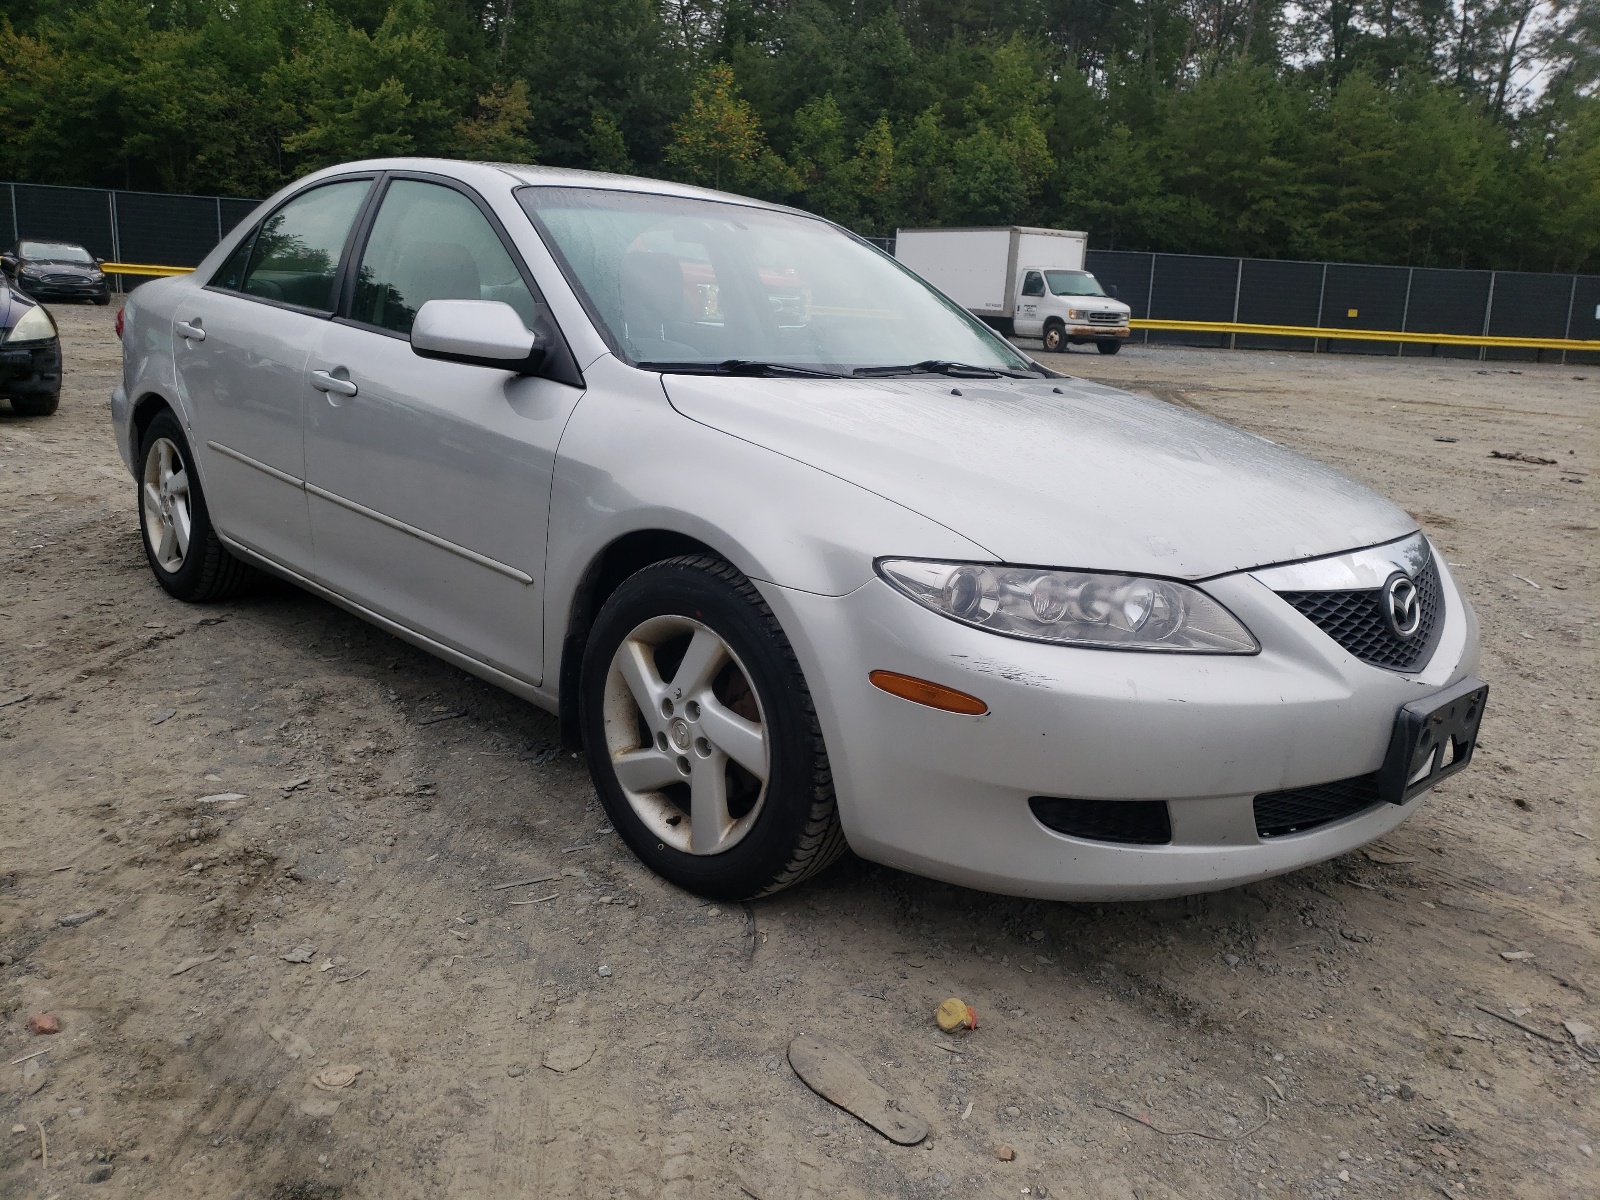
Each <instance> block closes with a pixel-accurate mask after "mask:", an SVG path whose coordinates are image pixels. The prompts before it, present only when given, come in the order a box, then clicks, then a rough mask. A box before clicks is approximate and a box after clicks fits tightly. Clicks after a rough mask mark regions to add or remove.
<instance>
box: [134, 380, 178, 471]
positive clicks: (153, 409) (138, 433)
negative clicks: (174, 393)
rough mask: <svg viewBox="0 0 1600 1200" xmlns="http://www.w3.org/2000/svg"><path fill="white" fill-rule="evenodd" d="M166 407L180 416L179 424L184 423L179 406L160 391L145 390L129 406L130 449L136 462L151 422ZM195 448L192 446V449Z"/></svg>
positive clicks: (176, 415) (174, 414)
mask: <svg viewBox="0 0 1600 1200" xmlns="http://www.w3.org/2000/svg"><path fill="white" fill-rule="evenodd" d="M163 409H165V410H166V411H167V412H170V413H171V414H172V415H173V416H175V417H177V418H178V424H180V425H182V424H183V414H182V413H180V412H179V411H178V409H177V406H176V405H174V404H173V403H172V401H170V400H168V399H167V398H166V397H165V396H163V395H162V394H161V393H160V392H145V393H144V394H143V395H141V396H140V397H139V398H138V399H137V400H135V401H134V402H133V404H132V405H131V406H130V408H129V413H128V427H129V449H130V450H131V451H132V457H133V459H134V460H135V462H137V461H138V458H139V447H140V446H142V445H144V435H145V430H147V429H149V428H150V422H151V421H154V420H155V419H156V414H157V413H159V412H161V411H162V410H163ZM192 449H193V448H192V447H191V450H192Z"/></svg>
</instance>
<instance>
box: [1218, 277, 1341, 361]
mask: <svg viewBox="0 0 1600 1200" xmlns="http://www.w3.org/2000/svg"><path fill="white" fill-rule="evenodd" d="M1324 272H1325V268H1324V266H1323V264H1322V263H1312V262H1283V261H1280V260H1277V259H1270V258H1247V259H1245V260H1244V271H1243V273H1242V274H1241V275H1240V277H1239V321H1240V322H1241V323H1242V324H1245V325H1315V324H1316V323H1317V316H1318V314H1319V312H1320V311H1321V308H1322V277H1323V274H1324ZM1234 344H1235V345H1236V346H1240V347H1244V348H1246V349H1251V350H1305V349H1308V348H1309V346H1308V343H1307V342H1306V339H1305V338H1291V337H1271V336H1267V335H1263V334H1240V335H1239V336H1238V337H1237V338H1236V339H1235V340H1234Z"/></svg>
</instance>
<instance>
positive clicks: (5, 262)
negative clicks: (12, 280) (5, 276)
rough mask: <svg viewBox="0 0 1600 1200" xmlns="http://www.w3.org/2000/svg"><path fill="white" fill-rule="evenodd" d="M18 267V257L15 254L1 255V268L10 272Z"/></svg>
mask: <svg viewBox="0 0 1600 1200" xmlns="http://www.w3.org/2000/svg"><path fill="white" fill-rule="evenodd" d="M16 265H17V256H16V255H15V254H12V253H10V252H9V251H8V252H7V253H5V254H0V266H3V267H5V269H6V270H8V271H9V270H11V268H12V267H14V266H16Z"/></svg>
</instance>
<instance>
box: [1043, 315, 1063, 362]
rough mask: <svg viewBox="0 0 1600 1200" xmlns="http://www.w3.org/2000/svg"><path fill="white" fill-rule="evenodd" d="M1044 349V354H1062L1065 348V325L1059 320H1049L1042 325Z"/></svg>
mask: <svg viewBox="0 0 1600 1200" xmlns="http://www.w3.org/2000/svg"><path fill="white" fill-rule="evenodd" d="M1043 341H1044V349H1045V353H1046V354H1062V353H1065V351H1066V348H1067V327H1066V326H1065V325H1063V324H1062V323H1061V322H1060V321H1051V322H1049V323H1048V324H1046V325H1045V327H1044V337H1043Z"/></svg>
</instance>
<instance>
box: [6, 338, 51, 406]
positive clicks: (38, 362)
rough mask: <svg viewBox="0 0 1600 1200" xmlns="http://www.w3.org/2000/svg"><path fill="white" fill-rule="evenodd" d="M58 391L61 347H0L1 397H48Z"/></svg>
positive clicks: (48, 345) (43, 345)
mask: <svg viewBox="0 0 1600 1200" xmlns="http://www.w3.org/2000/svg"><path fill="white" fill-rule="evenodd" d="M60 390H61V343H60V342H59V341H51V342H45V343H32V344H29V345H26V346H7V345H5V344H4V343H0V396H17V395H23V396H51V395H54V394H55V393H57V392H59V391H60Z"/></svg>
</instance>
